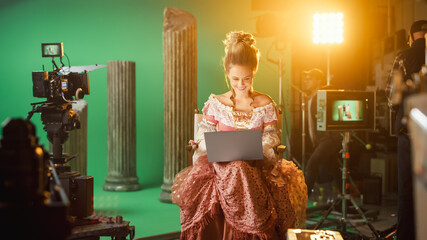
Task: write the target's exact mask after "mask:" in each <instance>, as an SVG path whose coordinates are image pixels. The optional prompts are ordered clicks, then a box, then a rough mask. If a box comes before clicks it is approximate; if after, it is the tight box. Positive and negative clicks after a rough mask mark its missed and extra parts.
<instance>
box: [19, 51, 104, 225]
mask: <svg viewBox="0 0 427 240" xmlns="http://www.w3.org/2000/svg"><path fill="white" fill-rule="evenodd" d="M42 56H43V57H52V64H53V71H51V72H47V71H42V72H33V95H34V97H39V98H47V101H44V102H37V103H32V104H31V105H33V109H32V110H31V111H30V112H29V113H28V117H27V120H30V119H31V117H32V115H33V114H34V113H36V112H39V113H41V120H42V122H43V124H44V128H43V129H44V130H45V131H46V132H47V138H48V140H49V141H50V142H51V143H52V144H53V153H52V155H51V156H50V159H49V160H50V161H51V164H52V167H54V168H55V169H56V171H57V172H58V177H59V179H60V182H61V184H62V186H63V188H64V190H65V192H66V194H67V196H68V198H69V201H70V203H71V204H70V215H71V216H76V217H86V216H89V215H90V214H92V212H93V202H92V201H93V200H92V199H93V177H86V176H80V174H79V173H78V172H75V171H71V168H70V166H67V165H66V163H67V162H69V161H70V160H72V159H73V158H74V157H75V156H72V157H70V156H69V155H68V154H63V153H62V144H63V143H64V142H65V140H66V139H67V137H68V132H69V131H71V130H74V129H79V128H80V117H79V116H78V114H76V112H75V111H74V110H73V108H72V101H74V100H79V99H82V98H83V97H84V95H87V94H89V78H88V71H90V70H94V69H98V68H102V67H105V65H101V66H98V65H95V66H82V67H73V68H72V67H71V66H69V67H64V64H63V62H62V57H63V56H64V51H63V44H62V43H42ZM55 57H59V59H60V62H61V65H60V66H59V67H58V66H57V65H56V62H55Z"/></svg>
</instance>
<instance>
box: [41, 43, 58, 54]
mask: <svg viewBox="0 0 427 240" xmlns="http://www.w3.org/2000/svg"><path fill="white" fill-rule="evenodd" d="M43 54H44V55H46V56H57V55H59V54H60V52H59V45H56V44H51V45H44V48H43Z"/></svg>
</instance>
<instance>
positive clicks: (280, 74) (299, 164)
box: [268, 42, 305, 171]
mask: <svg viewBox="0 0 427 240" xmlns="http://www.w3.org/2000/svg"><path fill="white" fill-rule="evenodd" d="M279 44H280V43H279V42H276V49H277V50H278V53H279V61H278V62H275V61H273V60H271V59H268V60H269V61H270V62H272V63H276V64H278V66H279V110H280V113H281V114H282V115H283V114H285V115H284V116H283V118H284V120H285V127H286V133H287V134H286V141H287V150H288V153H289V155H288V156H287V158H289V159H290V160H291V161H293V162H294V163H295V164H296V165H297V166H298V167H299V168H301V169H302V170H303V171H304V162H305V161H304V157H303V159H302V164H301V163H300V162H298V160H296V159H295V158H293V156H292V147H291V145H290V139H289V131H288V122H287V117H286V113H285V112H284V111H283V109H284V105H283V95H282V93H283V84H282V76H283V71H282V68H283V66H282V65H283V64H282V51H283V46H278V45H279ZM291 87H292V88H294V89H295V90H297V91H298V92H300V93H301V96H302V99H305V98H304V96H305V93H304V92H303V91H302V90H301V89H299V88H298V87H296V86H295V85H293V84H292V83H291ZM303 101H305V100H303ZM302 108H303V109H304V110H302V111H305V103H304V102H303V103H302ZM304 117H305V116H304V112H303V113H302V122H303V123H304V120H305V119H304ZM302 141H303V142H302V144H303V147H302V150H303V153H302V154H303V156H304V151H305V147H304V146H305V131H304V130H303V140H302Z"/></svg>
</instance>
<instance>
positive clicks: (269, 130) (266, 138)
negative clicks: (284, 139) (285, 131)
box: [262, 124, 280, 163]
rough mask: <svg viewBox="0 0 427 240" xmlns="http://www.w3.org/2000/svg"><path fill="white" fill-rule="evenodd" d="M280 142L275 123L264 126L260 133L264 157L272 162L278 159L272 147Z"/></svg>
mask: <svg viewBox="0 0 427 240" xmlns="http://www.w3.org/2000/svg"><path fill="white" fill-rule="evenodd" d="M279 144H280V131H279V129H277V126H276V125H275V124H271V125H267V126H265V127H264V132H263V133H262V150H263V152H264V157H265V158H266V159H267V160H268V161H269V162H272V163H275V162H276V161H277V160H278V156H277V155H276V153H275V152H274V149H273V148H274V147H276V146H278V145H279Z"/></svg>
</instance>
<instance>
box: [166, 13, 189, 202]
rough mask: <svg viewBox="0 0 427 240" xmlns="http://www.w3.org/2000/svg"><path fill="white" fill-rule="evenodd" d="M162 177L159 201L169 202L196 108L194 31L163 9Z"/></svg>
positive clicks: (181, 16)
mask: <svg viewBox="0 0 427 240" xmlns="http://www.w3.org/2000/svg"><path fill="white" fill-rule="evenodd" d="M163 64H164V103H165V109H164V122H165V126H164V137H165V144H164V148H165V149H164V175H163V185H162V193H160V196H159V200H160V201H161V202H168V203H170V202H172V201H171V198H170V192H171V186H172V184H173V179H174V177H175V175H176V174H177V173H178V172H179V171H180V170H182V169H183V168H184V167H186V166H187V151H186V150H185V146H186V144H187V143H188V140H190V139H191V138H192V136H193V116H194V109H195V108H197V32H196V19H195V18H194V16H193V15H191V14H190V13H188V12H186V11H183V10H180V9H176V8H166V9H165V11H164V19H163Z"/></svg>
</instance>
